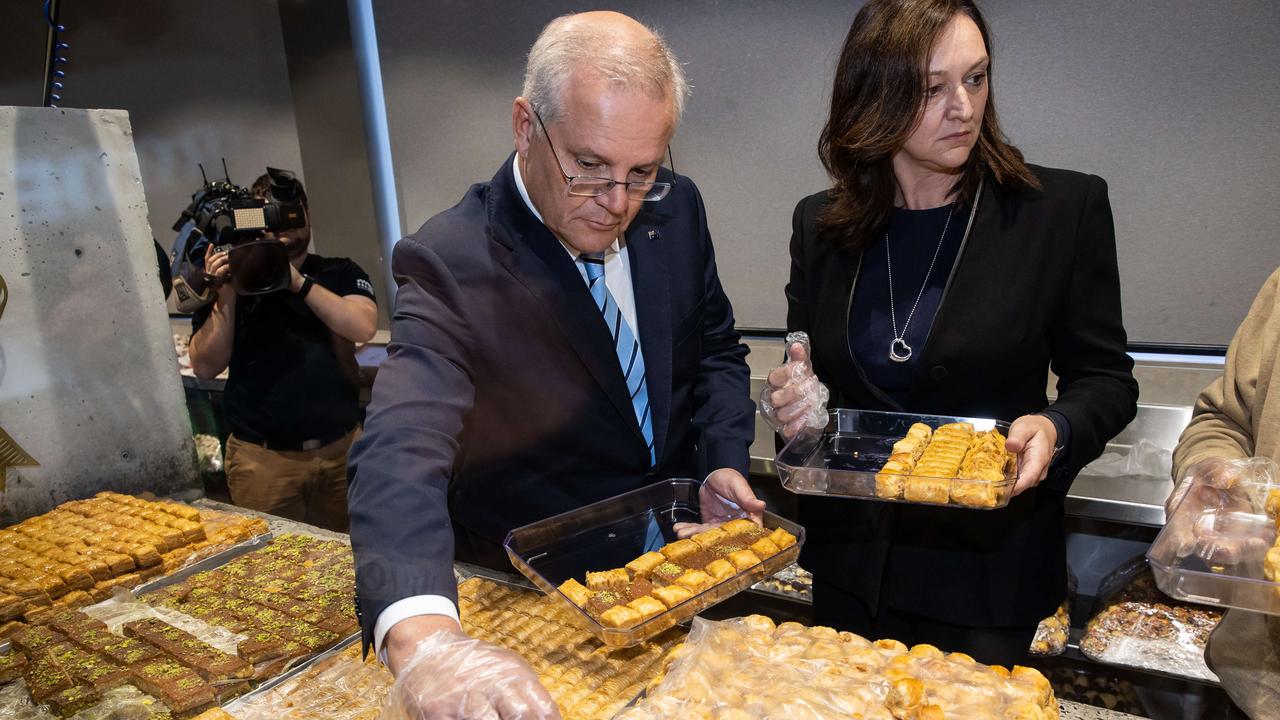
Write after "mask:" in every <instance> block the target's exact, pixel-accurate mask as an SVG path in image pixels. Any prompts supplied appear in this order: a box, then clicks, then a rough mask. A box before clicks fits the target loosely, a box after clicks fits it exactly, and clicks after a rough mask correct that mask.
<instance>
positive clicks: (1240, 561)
mask: <svg viewBox="0 0 1280 720" xmlns="http://www.w3.org/2000/svg"><path fill="white" fill-rule="evenodd" d="M1218 496H1219V498H1220V500H1221V502H1217V503H1214V502H1210V503H1205V502H1203V500H1202V497H1203V496H1201V498H1198V499H1196V500H1194V501H1193V500H1191V498H1192V497H1193V495H1192V493H1187V494H1186V496H1184V497H1183V499H1182V501H1181V502H1180V503H1179V504H1178V506H1177V507H1175V508H1174V509H1173V512H1172V513H1171V514H1170V516H1169V519H1168V521H1167V522H1166V523H1165V526H1164V528H1163V529H1162V530H1161V531H1160V534H1159V535H1158V536H1156V539H1155V542H1153V543H1152V544H1151V549H1150V550H1149V551H1148V552H1147V561H1148V562H1149V563H1150V564H1151V571H1152V573H1153V574H1154V575H1155V580H1156V584H1157V585H1159V587H1160V589H1161V590H1162V591H1164V592H1165V593H1166V594H1168V595H1169V596H1171V597H1174V598H1177V599H1178V600H1185V601H1187V602H1194V603H1199V604H1202V605H1215V606H1219V607H1230V608H1239V609H1242V610H1251V611H1253V612H1260V613H1268V614H1271V615H1280V534H1278V533H1277V528H1278V527H1280V517H1278V516H1280V486H1276V485H1270V484H1265V483H1254V482H1247V481H1240V482H1237V483H1235V484H1234V485H1233V486H1232V487H1230V488H1224V489H1222V490H1220V491H1218Z"/></svg>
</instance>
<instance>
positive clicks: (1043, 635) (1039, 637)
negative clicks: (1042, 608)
mask: <svg viewBox="0 0 1280 720" xmlns="http://www.w3.org/2000/svg"><path fill="white" fill-rule="evenodd" d="M1070 632H1071V610H1070V601H1069V600H1063V601H1062V604H1061V605H1059V606H1058V610H1057V612H1055V613H1054V614H1053V615H1050V616H1049V617H1047V618H1045V619H1044V620H1041V621H1040V625H1039V626H1038V627H1036V635H1035V637H1034V638H1032V640H1031V650H1030V653H1031V654H1032V655H1042V656H1053V655H1061V654H1062V653H1063V652H1064V651H1066V649H1067V636H1068V634H1070Z"/></svg>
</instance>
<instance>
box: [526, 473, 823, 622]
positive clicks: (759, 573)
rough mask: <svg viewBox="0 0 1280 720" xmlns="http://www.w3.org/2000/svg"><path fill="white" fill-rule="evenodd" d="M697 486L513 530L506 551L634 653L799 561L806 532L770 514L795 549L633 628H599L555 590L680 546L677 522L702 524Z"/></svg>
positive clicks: (636, 495) (637, 495) (646, 492)
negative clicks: (791, 537) (634, 647)
mask: <svg viewBox="0 0 1280 720" xmlns="http://www.w3.org/2000/svg"><path fill="white" fill-rule="evenodd" d="M699 487H700V483H699V482H697V481H696V480H687V479H673V480H664V481H662V482H658V483H654V484H652V485H649V486H646V487H643V488H641V489H639V490H633V491H632V492H629V493H624V494H622V495H619V496H617V497H614V498H610V499H608V500H603V501H601V502H598V503H594V504H591V505H588V506H586V507H584V508H581V509H579V510H574V511H571V512H567V513H563V514H560V515H556V516H554V517H550V518H547V519H546V520H542V521H540V522H536V523H533V524H530V525H525V526H524V527H522V528H517V529H515V530H512V531H511V532H510V533H508V534H507V538H506V541H505V542H504V543H503V547H505V548H506V550H507V555H508V556H509V557H510V558H511V564H512V565H514V566H515V567H516V569H517V570H519V571H520V572H521V573H522V574H523V575H524V576H525V577H527V578H529V580H530V581H532V582H533V584H534V585H536V586H538V588H539V589H540V590H542V591H543V592H544V593H546V594H547V595H549V596H551V597H553V598H555V599H556V600H557V601H559V602H561V603H563V604H564V606H565V607H567V608H569V609H571V610H572V613H571V614H572V615H573V617H574V618H575V620H576V621H577V622H578V623H579V624H580V625H581V626H582V627H583V628H584V629H586V630H587V631H588V632H590V633H592V634H593V635H595V636H596V637H598V638H600V640H601V641H602V642H603V643H604V644H605V645H608V646H610V647H630V646H632V645H636V644H637V643H640V642H642V641H644V640H647V639H649V638H651V637H653V636H654V635H657V634H658V633H660V632H662V631H663V630H666V629H667V628H670V627H673V626H675V625H677V624H679V623H682V622H684V621H686V620H688V619H689V618H691V617H693V616H694V615H696V614H698V613H700V612H702V611H703V610H705V609H707V608H708V607H711V606H712V605H715V604H716V603H718V602H721V601H723V600H725V599H727V598H729V597H731V596H733V595H735V594H737V593H739V592H741V591H743V590H746V589H747V588H748V587H750V586H751V585H753V584H754V583H756V582H758V581H760V580H762V579H764V578H765V577H768V576H770V575H772V574H774V573H776V572H778V571H779V570H781V569H782V568H784V567H786V566H788V565H790V564H791V563H794V562H795V561H796V558H798V557H799V556H800V547H801V546H802V545H803V544H804V537H805V536H804V528H803V527H801V526H800V525H797V524H796V523H793V522H791V521H789V520H786V519H784V518H781V517H778V516H777V515H774V514H772V513H768V512H766V513H765V514H764V526H765V528H767V529H774V528H779V527H780V528H783V529H784V530H786V531H787V532H789V533H791V534H792V535H795V536H796V544H795V545H792V546H791V547H789V548H787V549H785V550H783V551H782V552H780V553H778V554H777V555H774V556H772V557H769V558H766V559H765V560H763V561H761V562H760V563H758V564H757V565H755V566H754V567H751V568H748V569H746V570H743V571H742V572H739V573H738V574H736V575H734V576H732V577H729V578H728V579H726V580H724V581H723V582H719V583H716V584H715V585H713V586H711V587H710V588H708V589H706V590H703V591H702V592H700V593H698V594H696V595H694V596H693V597H691V598H689V599H688V600H686V601H684V602H683V603H680V604H679V605H676V606H675V607H674V608H671V609H669V610H667V611H666V612H664V613H662V614H661V615H658V616H656V617H653V618H650V619H649V620H646V621H645V622H642V623H640V624H638V625H635V626H633V627H629V628H610V627H605V626H604V625H601V624H600V623H599V622H597V621H596V620H595V618H593V617H591V616H590V615H589V614H587V612H586V611H585V610H583V609H582V608H580V607H578V606H577V605H576V604H574V603H573V601H572V600H570V599H569V598H568V597H566V596H565V595H564V594H563V593H561V592H560V590H559V589H557V588H558V586H559V585H560V583H562V582H564V581H565V580H568V579H569V578H578V579H579V580H581V579H582V578H583V577H584V576H585V575H586V573H587V572H588V571H591V572H594V571H600V570H608V569H610V568H620V567H622V566H624V565H626V564H627V563H628V562H631V561H632V560H634V559H635V558H637V557H639V556H641V555H643V554H644V553H646V552H649V551H650V550H657V549H658V548H660V547H662V546H663V545H666V544H667V543H670V542H673V541H675V540H676V539H677V538H676V533H675V531H674V530H673V529H672V526H673V525H674V524H675V523H679V522H701V516H700V515H699V511H698V488H699Z"/></svg>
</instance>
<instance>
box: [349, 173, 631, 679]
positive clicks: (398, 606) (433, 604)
mask: <svg viewBox="0 0 1280 720" xmlns="http://www.w3.org/2000/svg"><path fill="white" fill-rule="evenodd" d="M511 169H512V171H513V172H514V174H515V178H516V189H517V190H519V191H520V198H521V199H522V200H524V205H525V207H527V208H528V209H529V212H531V213H533V216H534V217H536V218H538V222H543V220H542V214H541V213H539V212H538V209H537V208H535V207H534V206H533V201H531V200H530V199H529V191H528V190H526V189H525V186H524V178H523V177H521V175H520V155H519V154H518V153H517V154H516V155H515V156H514V157H513V158H512V160H511ZM544 224H545V223H544ZM560 245H561V246H563V247H564V249H565V252H567V253H569V257H570V258H571V259H572V260H573V264H574V265H575V266H576V267H577V268H578V273H579V274H580V275H581V276H582V282H583V283H586V282H587V272H586V269H585V268H583V267H582V263H580V262H578V255H579V254H580V253H579V252H578V251H577V250H574V249H573V248H572V247H570V246H569V245H568V244H566V243H565V242H564V241H563V240H561V241H560ZM604 284H605V287H606V288H607V289H608V290H609V294H610V295H612V296H613V300H614V302H616V303H617V304H618V310H620V311H621V312H622V317H623V319H624V320H626V321H627V324H628V325H630V326H631V334H632V335H633V336H635V338H636V342H637V343H639V342H640V326H639V325H637V324H636V296H635V292H634V290H633V289H632V287H631V261H630V260H629V259H628V256H627V248H626V245H625V244H622V239H621V238H618V239H615V240H614V241H613V245H611V246H610V247H609V249H608V250H606V251H605V253H604ZM619 372H621V368H619ZM419 615H445V616H447V617H451V618H453V619H454V621H455V622H458V624H459V625H461V621H460V620H459V619H458V608H457V607H455V606H454V604H453V601H451V600H450V599H449V598H447V597H445V596H443V595H414V596H412V597H407V598H404V599H402V600H397V601H395V602H393V603H391V604H390V605H388V606H387V609H385V610H383V611H382V613H381V614H380V615H378V620H377V622H375V623H374V626H373V642H374V648H375V649H376V651H377V654H378V659H380V660H381V661H382V662H383V664H384V665H385V664H386V662H387V656H386V653H384V652H383V648H382V641H383V639H384V638H385V637H386V636H387V632H388V631H390V630H391V628H392V627H393V626H394V625H395V624H396V623H398V622H400V621H401V620H406V619H408V618H411V617H417V616H419Z"/></svg>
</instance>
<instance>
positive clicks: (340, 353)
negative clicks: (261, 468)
mask: <svg viewBox="0 0 1280 720" xmlns="http://www.w3.org/2000/svg"><path fill="white" fill-rule="evenodd" d="M299 270H300V271H301V272H302V274H303V275H306V276H308V277H310V278H311V279H312V280H314V281H315V283H316V284H317V285H322V286H324V287H325V289H327V290H330V291H331V292H333V293H334V294H335V295H339V296H342V295H363V296H365V297H367V298H369V299H374V298H373V286H372V285H371V284H370V283H369V276H368V275H367V274H365V272H364V270H362V269H360V266H359V265H357V264H355V263H354V262H352V261H351V260H348V259H347V258H325V257H321V256H319V255H308V256H307V258H306V260H304V261H303V263H302V267H301V268H299ZM212 311H213V306H212V304H210V305H206V306H204V307H202V308H200V309H199V310H197V311H196V312H195V313H194V314H193V315H192V318H191V333H192V334H193V335H194V334H195V333H196V332H198V331H199V330H200V328H201V327H202V326H203V325H204V323H205V321H206V320H208V319H209V314H210V313H211V312H212ZM356 371H357V366H356V362H355V357H354V354H353V352H352V345H351V342H350V341H348V340H346V339H345V338H342V337H341V336H339V335H337V334H335V333H334V332H333V331H332V330H330V329H329V328H328V326H326V325H325V324H324V323H323V322H322V321H321V320H320V318H318V317H316V316H315V314H314V313H312V312H311V309H310V308H308V307H307V304H306V302H305V301H304V300H301V299H299V298H298V297H297V296H295V295H294V294H293V293H292V292H290V291H288V290H279V291H276V292H273V293H267V294H266V295H241V296H240V297H238V298H236V329H235V344H234V346H233V347H232V350H231V364H230V372H229V374H228V377H227V386H226V391H225V394H224V396H223V403H224V409H225V413H226V420H227V425H228V426H229V427H230V429H231V432H232V433H234V434H235V435H237V436H238V437H241V438H243V439H248V440H252V441H254V442H262V441H264V440H265V441H267V442H278V443H289V444H297V443H302V442H305V441H307V440H315V439H319V440H325V441H330V440H334V439H336V438H338V437H340V436H341V435H343V434H345V433H346V432H347V431H348V430H350V429H351V428H353V427H355V425H356V423H357V422H359V420H360V406H359V388H358V385H357V383H358V379H357V375H356Z"/></svg>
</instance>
